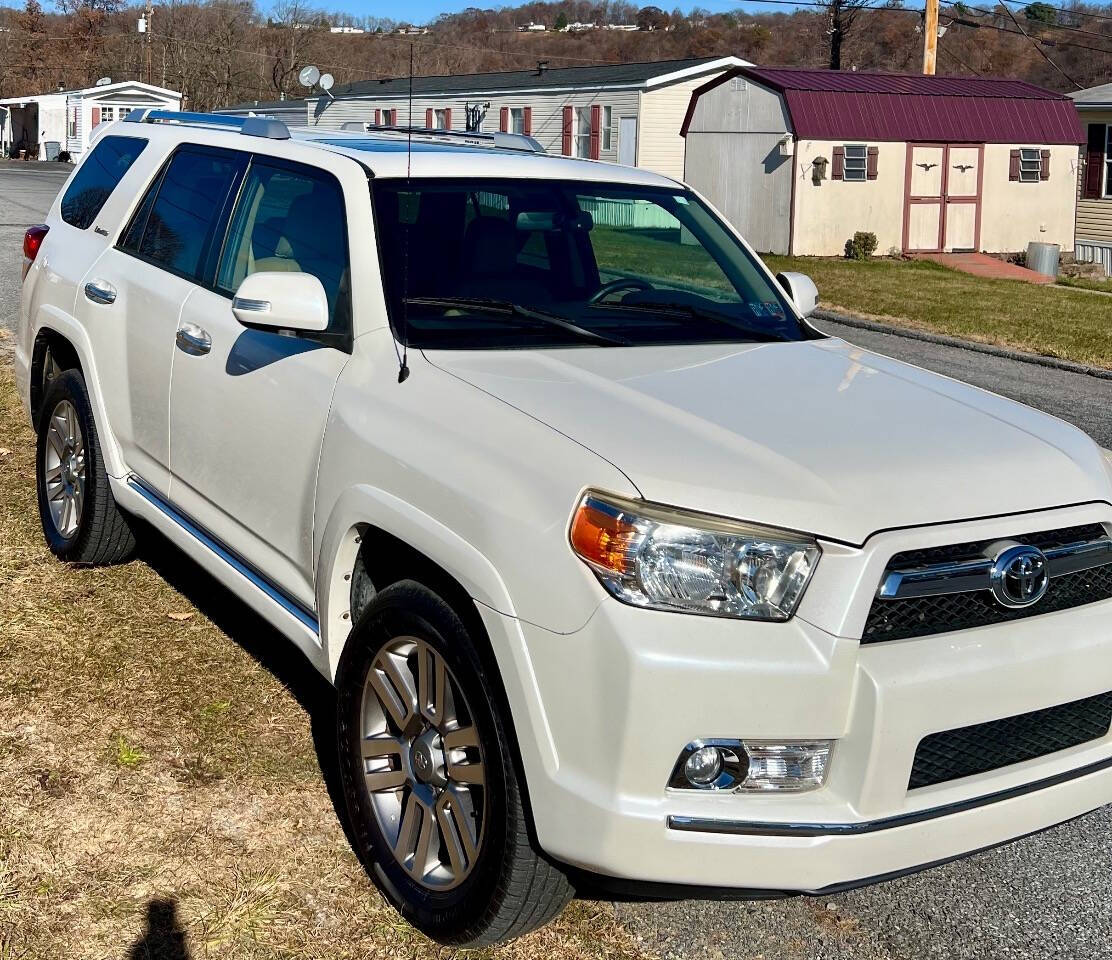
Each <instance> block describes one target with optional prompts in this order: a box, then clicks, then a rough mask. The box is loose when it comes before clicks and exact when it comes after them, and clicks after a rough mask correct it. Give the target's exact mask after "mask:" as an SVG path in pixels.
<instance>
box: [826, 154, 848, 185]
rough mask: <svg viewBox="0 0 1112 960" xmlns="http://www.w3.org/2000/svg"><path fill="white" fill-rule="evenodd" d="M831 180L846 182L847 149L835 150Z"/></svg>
mask: <svg viewBox="0 0 1112 960" xmlns="http://www.w3.org/2000/svg"><path fill="white" fill-rule="evenodd" d="M830 166H831V170H830V179H831V180H844V179H845V176H846V148H845V147H835V148H834V162H833V163H832V164H831V165H830Z"/></svg>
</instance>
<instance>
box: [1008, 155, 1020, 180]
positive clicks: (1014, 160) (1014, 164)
mask: <svg viewBox="0 0 1112 960" xmlns="http://www.w3.org/2000/svg"><path fill="white" fill-rule="evenodd" d="M1008 179H1009V180H1018V179H1019V151H1018V150H1013V151H1012V152H1011V153H1010V154H1009V155H1008Z"/></svg>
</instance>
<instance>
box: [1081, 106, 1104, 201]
mask: <svg viewBox="0 0 1112 960" xmlns="http://www.w3.org/2000/svg"><path fill="white" fill-rule="evenodd" d="M1106 136H1107V133H1106V127H1105V125H1104V124H1103V123H1090V124H1089V138H1088V144H1087V145H1086V147H1085V180H1084V182H1083V183H1082V185H1081V196H1082V198H1083V199H1085V200H1099V199H1100V194H1101V189H1100V188H1101V180H1103V179H1104V138H1105V137H1106Z"/></svg>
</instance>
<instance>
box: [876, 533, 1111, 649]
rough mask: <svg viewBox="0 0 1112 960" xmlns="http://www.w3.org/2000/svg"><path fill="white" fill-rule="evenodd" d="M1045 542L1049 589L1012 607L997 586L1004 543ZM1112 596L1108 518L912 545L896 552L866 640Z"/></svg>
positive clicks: (997, 619)
mask: <svg viewBox="0 0 1112 960" xmlns="http://www.w3.org/2000/svg"><path fill="white" fill-rule="evenodd" d="M1002 543H1006V544H1024V545H1030V546H1034V547H1037V548H1039V549H1040V550H1042V551H1043V552H1044V553H1045V555H1046V557H1047V560H1048V563H1049V565H1050V570H1051V579H1050V584H1049V587H1048V588H1047V590H1046V594H1045V596H1043V598H1042V599H1041V600H1040V601H1039V602H1037V603H1035V604H1034V605H1032V606H1029V607H1023V608H1020V609H1011V608H1008V607H1005V606H1002V605H1001V604H1000V603H998V602H997V600H996V598H995V597H994V596H993V593H992V592H991V590H990V589H989V584H988V577H989V567H990V566H991V562H992V561H991V557H992V554H993V551H994V550H995V549H997V548H998V547H999V545H1000V544H1002ZM1107 599H1112V537H1109V535H1108V533H1107V531H1106V530H1105V528H1104V526H1102V525H1101V524H1099V523H1097V524H1087V525H1084V526H1076V527H1066V528H1061V529H1057V530H1047V531H1041V532H1036V533H1029V534H1022V535H1019V536H1015V537H1008V538H998V539H996V540H982V541H976V542H969V543H961V544H952V545H949V546H945V547H930V548H926V549H923V550H911V551H905V552H903V553H899V554H896V555H895V556H894V557H892V559H891V561H890V562H889V564H888V568H887V570H886V571H885V574H884V578H883V579H882V581H881V585H880V589H879V590H878V592H877V596H876V597H875V598H874V600H873V604H872V607H871V609H870V610H869V616H868V619H867V620H866V623H865V629H864V631H863V633H862V638H861V642H862V643H878V642H882V641H886V640H905V639H909V638H912V637H923V636H929V635H931V634H936V633H946V632H949V631H952V630H968V629H971V628H974V627H980V626H986V625H989V624H994V623H1004V622H1007V621H1011V620H1019V619H1024V618H1026V617H1033V616H1038V615H1040V614H1044V613H1053V612H1055V611H1058V610H1066V609H1070V608H1072V607H1078V606H1082V605H1083V604H1087V603H1095V602H1097V601H1099V600H1107Z"/></svg>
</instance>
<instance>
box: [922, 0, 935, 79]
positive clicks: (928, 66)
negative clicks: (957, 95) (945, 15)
mask: <svg viewBox="0 0 1112 960" xmlns="http://www.w3.org/2000/svg"><path fill="white" fill-rule="evenodd" d="M937 57H938V0H927V8H926V11H925V13H924V17H923V73H925V74H927V75H928V76H930V75H933V74H934V64H935V60H936V59H937Z"/></svg>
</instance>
